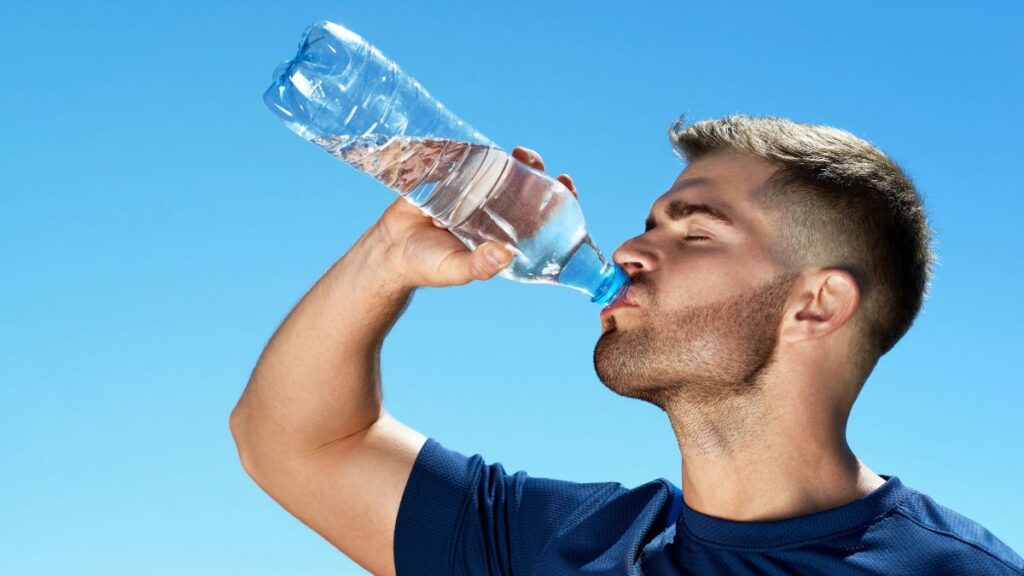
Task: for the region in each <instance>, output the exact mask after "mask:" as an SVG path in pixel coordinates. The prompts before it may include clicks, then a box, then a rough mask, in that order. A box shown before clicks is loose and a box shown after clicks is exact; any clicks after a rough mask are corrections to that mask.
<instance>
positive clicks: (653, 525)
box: [395, 438, 1024, 576]
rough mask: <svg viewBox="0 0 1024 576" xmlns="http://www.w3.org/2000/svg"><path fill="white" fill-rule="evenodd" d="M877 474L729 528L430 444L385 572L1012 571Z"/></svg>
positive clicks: (437, 575) (668, 496)
mask: <svg viewBox="0 0 1024 576" xmlns="http://www.w3.org/2000/svg"><path fill="white" fill-rule="evenodd" d="M883 478H885V479H886V482H885V484H883V485H882V486H881V487H879V488H878V489H876V490H875V491H874V492H872V493H871V494H868V495H867V496H864V497H863V498H861V499H859V500H857V501H855V502H851V503H849V504H846V505H844V506H840V507H838V508H834V509H832V510H826V511H823V512H818V513H815V514H810V515H807V516H801V517H798V518H790V519H787V520H780V521H774V522H735V521H730V520H723V519H720V518H714V517H712V516H707V515H704V514H701V513H700V512H697V511H695V510H692V509H690V508H689V507H687V506H686V504H685V502H683V499H682V492H681V491H680V490H679V488H678V487H676V486H675V485H673V484H672V483H671V482H669V481H668V480H665V479H663V478H659V479H657V480H652V481H651V482H648V483H646V484H643V485H641V486H637V487H636V488H632V489H627V488H625V487H623V486H622V485H621V484H619V483H617V482H597V483H575V482H568V481H564V480H553V479H548V478H534V477H531V476H529V475H528V474H526V473H525V472H516V473H514V474H507V473H506V472H505V470H504V468H503V467H502V465H501V464H498V463H495V464H487V463H485V462H484V460H483V458H481V457H480V455H478V454H477V455H474V456H472V457H467V456H464V455H462V454H460V453H458V452H455V451H453V450H449V449H447V448H445V447H444V446H442V445H441V444H440V443H438V442H437V441H436V440H434V439H432V438H431V439H429V440H428V441H427V443H426V444H425V445H424V446H423V448H422V450H421V451H420V453H419V455H418V457H417V459H416V464H415V466H414V467H413V470H412V473H411V475H410V477H409V482H408V484H407V485H406V488H405V492H404V494H403V496H402V502H401V505H400V507H399V511H398V521H397V525H396V526H395V565H396V568H397V573H398V575H399V576H415V575H418V574H424V575H427V574H429V575H431V576H455V575H459V576H461V575H481V574H495V575H497V574H503V575H513V574H514V575H527V574H528V575H562V574H588V575H611V574H616V575H638V574H648V575H675V574H730V575H746V574H767V575H791V574H812V575H816V574H821V575H825V574H827V575H847V574H849V575H866V574H887V575H893V574H898V575H918V574H921V575H925V574H927V575H955V576H961V575H963V576H968V575H972V576H973V575H978V576H983V575H984V576H993V575H996V576H999V575H1016V576H1020V575H1024V560H1022V559H1021V557H1020V556H1018V555H1017V554H1016V553H1014V552H1013V551H1012V550H1011V549H1010V548H1009V547H1008V546H1006V545H1005V544H1004V543H1003V542H1001V541H1000V540H999V539H997V538H996V537H995V536H993V535H992V534H991V533H990V532H988V531H987V530H985V529H984V528H983V527H981V526H980V525H978V524H977V523H975V522H973V521H971V520H970V519H968V518H966V517H964V516H962V515H960V514H957V513H956V512H953V511H952V510H949V509H948V508H945V507H943V506H940V505H939V504H937V503H935V501H934V500H932V499H931V498H929V497H928V496H925V495H924V494H921V493H920V492H917V491H915V490H913V489H912V488H909V487H907V486H905V485H904V484H903V483H901V482H900V480H899V478H896V477H894V476H883Z"/></svg>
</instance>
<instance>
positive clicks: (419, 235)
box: [368, 146, 579, 288]
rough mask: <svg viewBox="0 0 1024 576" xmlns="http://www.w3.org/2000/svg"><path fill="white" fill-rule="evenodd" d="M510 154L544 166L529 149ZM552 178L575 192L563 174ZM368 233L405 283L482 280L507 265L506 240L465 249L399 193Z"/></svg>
mask: <svg viewBox="0 0 1024 576" xmlns="http://www.w3.org/2000/svg"><path fill="white" fill-rule="evenodd" d="M512 157H513V158H514V159H515V160H517V161H519V162H523V163H525V164H527V165H528V166H530V167H531V168H534V169H535V170H540V171H543V170H544V160H543V159H542V158H541V157H540V154H537V153H536V152H534V151H533V150H530V149H528V148H522V147H518V146H517V147H516V148H515V149H514V150H513V151H512ZM557 180H558V181H559V182H561V183H562V184H563V185H564V186H565V187H566V188H567V189H568V190H569V191H570V192H572V194H573V196H576V197H577V198H578V197H579V195H578V194H577V192H576V187H575V185H574V184H573V181H572V178H570V177H569V175H568V174H562V175H560V176H559V177H558V178H557ZM368 234H369V236H370V237H371V238H372V241H373V242H375V243H376V244H377V245H378V247H379V248H382V249H383V253H384V259H385V262H384V264H385V265H386V266H388V267H390V268H391V269H392V271H393V272H394V274H396V275H398V276H399V277H400V278H401V281H402V284H404V285H405V286H406V287H410V288H414V287H418V286H432V287H440V286H461V285H463V284H468V283H469V282H470V281H472V280H488V279H490V278H492V277H494V275H495V274H497V273H498V272H500V271H501V270H502V269H504V268H505V267H506V266H508V265H509V263H511V262H512V258H513V256H514V252H513V250H512V247H511V246H508V245H505V244H503V243H499V242H485V243H483V244H481V245H480V246H477V248H476V249H475V250H470V249H469V248H467V247H466V245H465V244H463V243H462V241H461V240H459V239H458V238H456V237H455V235H453V234H452V233H451V232H449V231H448V230H447V229H446V228H445V227H444V226H443V225H441V224H440V223H438V222H437V221H436V220H434V219H433V218H431V217H429V216H427V215H425V214H423V212H421V211H420V209H419V208H417V207H415V206H413V205H412V204H410V203H409V202H407V201H406V200H405V199H404V198H401V197H399V198H397V199H396V200H395V201H394V202H392V203H391V205H390V206H388V208H387V210H385V211H384V214H383V215H382V216H381V217H380V220H378V221H377V222H376V223H375V224H374V225H373V227H372V228H371V229H370V231H369V232H368ZM492 255H493V259H492Z"/></svg>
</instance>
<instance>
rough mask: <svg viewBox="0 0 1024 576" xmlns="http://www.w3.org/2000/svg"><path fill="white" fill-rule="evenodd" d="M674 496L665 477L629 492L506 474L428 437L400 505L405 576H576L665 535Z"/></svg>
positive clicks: (399, 549)
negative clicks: (490, 575) (507, 575)
mask: <svg viewBox="0 0 1024 576" xmlns="http://www.w3.org/2000/svg"><path fill="white" fill-rule="evenodd" d="M672 494H673V486H672V485H671V484H670V483H669V482H668V481H667V480H664V479H658V480H653V481H651V482H648V483H646V484H643V485H641V486H637V487H636V488H632V489H627V488H626V487H624V486H623V485H622V484H620V483H618V482H589V483H580V482H571V481H568V480H558V479H553V478H543V477H533V476H530V475H529V474H527V473H526V472H523V471H519V472H515V473H507V472H506V471H505V469H504V467H503V466H502V465H501V464H500V463H492V464H488V463H487V462H485V461H484V459H483V458H482V457H481V456H480V455H479V454H474V455H472V456H466V455H463V454H461V453H459V452H457V451H454V450H450V449H448V448H445V447H444V446H442V445H441V444H440V443H438V442H436V441H435V440H433V439H429V440H428V441H427V442H426V444H425V445H424V446H423V448H422V450H421V451H420V454H419V456H418V458H417V460H416V463H415V466H414V467H413V470H412V473H411V475H410V478H409V482H408V484H407V485H406V490H405V493H404V495H403V498H402V502H401V506H400V508H399V512H398V521H397V526H396V530H395V553H396V564H397V565H398V567H399V573H405V574H417V573H433V574H438V573H442V574H443V573H449V571H450V570H451V568H452V567H453V566H456V565H459V566H469V567H472V570H471V572H474V573H475V572H481V573H486V572H487V571H489V570H490V571H497V572H517V571H521V572H528V571H530V570H531V569H532V568H533V567H537V566H543V567H545V568H552V569H553V570H554V571H555V572H557V573H574V572H576V571H578V569H580V568H581V566H582V564H577V562H580V560H581V559H582V558H589V559H591V560H593V559H596V558H605V559H606V560H607V561H619V562H621V561H624V560H625V558H626V557H628V556H630V555H631V554H630V552H631V551H632V553H633V554H632V555H635V553H636V551H638V550H639V549H640V548H641V547H642V543H643V541H644V539H645V538H647V537H649V536H650V534H651V531H652V530H653V531H654V532H655V533H657V532H660V531H661V529H663V528H664V524H662V523H663V522H665V519H666V518H667V516H668V515H669V514H670V511H671V509H672V507H673V506H672V500H673V499H672ZM623 552H625V554H623ZM616 553H618V554H619V555H620V557H619V558H615V556H616ZM584 564H585V562H584ZM555 568H557V569H555Z"/></svg>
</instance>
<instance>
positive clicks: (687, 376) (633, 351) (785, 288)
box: [594, 275, 795, 411]
mask: <svg viewBox="0 0 1024 576" xmlns="http://www.w3.org/2000/svg"><path fill="white" fill-rule="evenodd" d="M794 278H795V276H793V275H780V276H777V277H775V278H773V279H772V280H770V281H768V282H767V283H765V284H763V285H761V286H759V287H757V288H755V289H753V290H751V291H748V292H744V293H741V294H737V295H735V296H730V297H727V298H724V299H721V300H717V301H714V302H711V303H709V304H703V305H700V306H691V307H687V308H683V309H680V310H673V311H665V312H662V311H660V309H659V307H658V306H657V300H656V299H655V300H654V301H653V302H651V305H650V306H645V307H644V308H641V309H640V310H636V311H634V312H630V313H639V314H643V315H645V317H644V318H643V324H642V325H638V326H635V327H630V328H629V329H628V330H621V331H620V330H618V329H617V327H616V323H615V317H614V315H613V316H611V317H609V318H608V322H609V329H608V331H606V332H605V333H604V334H602V335H601V338H600V339H599V340H598V342H597V345H596V346H595V348H594V369H595V370H596V371H597V376H598V378H599V379H600V380H601V382H602V383H604V385H605V386H607V387H608V388H609V389H610V390H612V391H613V392H615V393H616V394H619V395H621V396H625V397H629V398H636V399H639V400H644V401H646V402H650V403H651V404H654V405H656V406H658V407H659V408H661V409H663V410H666V411H668V409H669V407H671V406H677V407H687V408H688V409H697V410H701V411H705V410H714V409H715V408H719V407H723V406H726V405H730V406H737V405H742V402H737V401H738V400H741V399H742V398H744V397H749V396H751V395H753V394H755V393H757V392H758V391H759V389H760V388H761V377H762V375H763V374H764V372H765V370H767V369H768V368H769V367H770V365H771V363H772V360H773V356H774V353H775V349H776V343H777V340H778V335H777V330H778V325H779V320H780V319H781V315H782V309H783V306H784V304H785V301H786V297H787V295H788V292H789V287H790V286H791V284H792V281H793V279H794ZM636 280H640V281H641V282H642V278H637V279H636ZM640 287H643V284H640ZM643 293H644V294H649V292H648V291H643Z"/></svg>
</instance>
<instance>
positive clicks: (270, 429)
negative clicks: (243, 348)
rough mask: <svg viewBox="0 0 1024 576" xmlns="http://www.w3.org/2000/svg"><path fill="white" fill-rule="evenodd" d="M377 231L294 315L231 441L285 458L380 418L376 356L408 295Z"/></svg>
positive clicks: (257, 375)
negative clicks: (387, 261)
mask: <svg viewBox="0 0 1024 576" xmlns="http://www.w3.org/2000/svg"><path fill="white" fill-rule="evenodd" d="M384 262H385V259H384V254H383V248H382V246H381V244H380V243H379V242H377V241H376V237H375V236H374V228H371V229H370V230H368V231H367V233H366V234H364V235H363V236H362V237H361V238H360V239H359V240H358V241H357V242H356V244H355V245H354V246H353V247H352V248H351V249H350V250H349V251H348V252H347V253H346V254H345V255H344V256H342V257H341V258H340V259H339V260H338V261H337V262H335V264H334V265H333V266H332V267H331V268H330V270H328V271H327V272H326V273H325V274H324V275H323V276H322V277H321V278H320V280H319V281H317V283H316V284H315V285H314V286H313V287H312V288H311V289H310V290H309V292H308V293H307V294H306V295H305V296H304V297H303V298H302V300H301V301H300V302H299V304H298V305H297V306H295V308H294V309H293V310H292V311H291V313H290V314H289V315H288V317H287V318H286V319H285V321H284V322H283V323H282V324H281V326H280V327H279V328H278V329H277V331H276V332H275V333H274V335H273V337H272V338H271V339H270V342H269V343H268V344H267V346H266V348H265V349H264V351H263V354H262V355H261V356H260V359H259V361H258V362H257V364H256V367H255V369H254V370H253V373H252V376H251V377H250V379H249V383H248V386H247V387H246V389H245V392H244V393H243V395H242V398H241V399H240V400H239V402H238V405H237V406H236V407H235V410H234V412H233V413H232V432H233V434H234V435H235V437H236V440H237V441H238V442H239V443H240V444H241V443H243V441H244V443H245V444H246V445H248V446H249V447H250V448H251V449H253V450H255V451H257V452H258V453H259V454H260V455H268V456H270V457H284V458H289V457H293V456H295V455H296V453H299V452H302V451H308V450H314V449H316V448H318V447H320V446H323V445H324V444H327V443H329V442H332V441H335V440H338V439H340V438H344V437H346V436H349V435H351V434H353V433H356V432H358V431H360V430H363V429H365V428H366V427H367V426H369V425H370V424H372V423H373V422H374V421H376V419H377V418H378V417H379V416H380V413H381V405H382V392H381V382H380V350H381V346H382V345H383V342H384V337H385V336H386V335H387V333H388V331H389V330H390V329H391V326H392V325H393V324H394V323H395V321H396V320H397V319H398V317H399V316H400V315H401V313H402V310H403V309H404V308H405V306H406V305H407V304H408V303H409V300H410V299H411V296H412V292H413V289H412V288H411V287H408V286H406V285H404V284H403V283H402V282H401V281H400V280H399V277H398V275H397V274H395V273H393V272H391V271H389V270H388V269H387V268H386V267H385V266H384V265H383V263H384Z"/></svg>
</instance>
